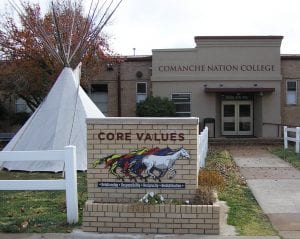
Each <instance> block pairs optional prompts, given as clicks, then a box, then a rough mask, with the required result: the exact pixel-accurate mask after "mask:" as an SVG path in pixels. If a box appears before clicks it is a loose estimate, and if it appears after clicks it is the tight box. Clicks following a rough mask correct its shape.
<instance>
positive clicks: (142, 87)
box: [136, 82, 147, 94]
mask: <svg viewBox="0 0 300 239" xmlns="http://www.w3.org/2000/svg"><path fill="white" fill-rule="evenodd" d="M136 93H139V94H146V93H147V84H146V82H139V83H137V84H136Z"/></svg>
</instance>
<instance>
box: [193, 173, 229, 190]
mask: <svg viewBox="0 0 300 239" xmlns="http://www.w3.org/2000/svg"><path fill="white" fill-rule="evenodd" d="M198 185H199V187H205V188H208V189H211V190H217V191H222V190H223V189H224V186H225V182H224V178H223V176H222V175H221V174H220V173H218V172H217V171H212V170H207V169H202V170H200V172H199V174H198Z"/></svg>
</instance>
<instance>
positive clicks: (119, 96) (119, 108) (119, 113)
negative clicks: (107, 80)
mask: <svg viewBox="0 0 300 239" xmlns="http://www.w3.org/2000/svg"><path fill="white" fill-rule="evenodd" d="M117 81H118V117H121V115H122V105H121V63H118V73H117Z"/></svg>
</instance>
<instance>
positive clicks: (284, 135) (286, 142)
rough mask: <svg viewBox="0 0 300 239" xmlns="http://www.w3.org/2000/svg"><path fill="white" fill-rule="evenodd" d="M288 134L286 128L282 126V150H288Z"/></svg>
mask: <svg viewBox="0 0 300 239" xmlns="http://www.w3.org/2000/svg"><path fill="white" fill-rule="evenodd" d="M287 137H288V133H287V126H283V140H284V148H285V149H287V148H288V140H287Z"/></svg>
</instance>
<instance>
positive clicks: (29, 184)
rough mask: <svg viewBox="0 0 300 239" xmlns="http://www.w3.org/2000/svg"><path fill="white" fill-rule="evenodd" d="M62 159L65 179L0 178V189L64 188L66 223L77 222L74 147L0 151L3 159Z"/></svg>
mask: <svg viewBox="0 0 300 239" xmlns="http://www.w3.org/2000/svg"><path fill="white" fill-rule="evenodd" d="M53 160H55V161H64V162H65V179H56V180H0V190H13V191H15V190H65V191H66V205H67V221H68V223H76V222H78V197H77V171H76V147H75V146H66V147H65V149H64V150H45V151H2V152H0V162H4V161H53Z"/></svg>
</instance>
